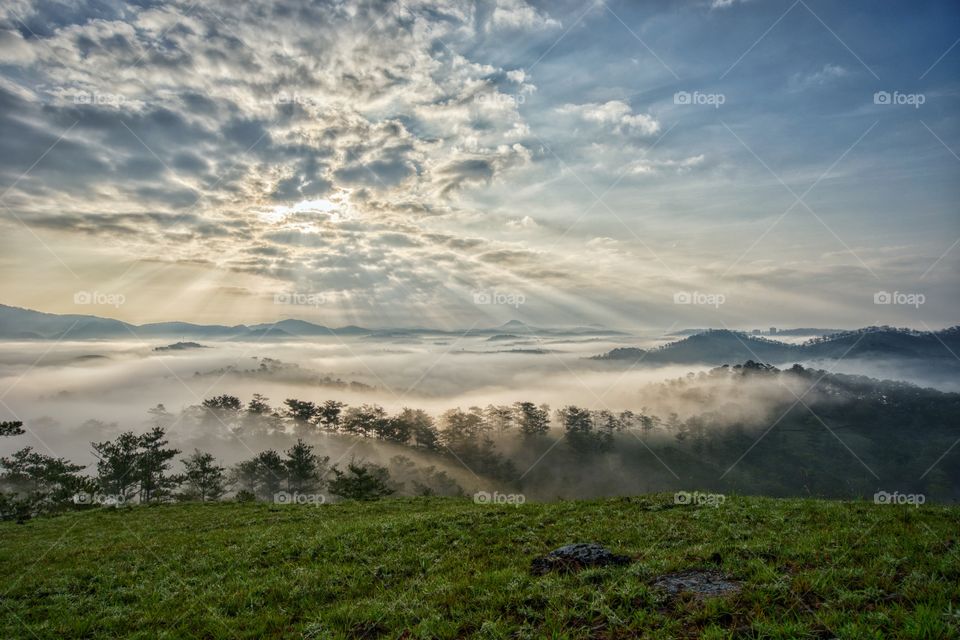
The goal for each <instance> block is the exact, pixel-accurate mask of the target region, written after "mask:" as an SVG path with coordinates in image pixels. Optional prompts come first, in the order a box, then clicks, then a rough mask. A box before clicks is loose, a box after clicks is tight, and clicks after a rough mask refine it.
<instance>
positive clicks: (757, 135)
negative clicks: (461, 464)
mask: <svg viewBox="0 0 960 640" xmlns="http://www.w3.org/2000/svg"><path fill="white" fill-rule="evenodd" d="M958 42H960V5H957V4H956V3H955V2H923V1H916V2H905V1H904V2H899V1H889V2H875V1H857V0H850V1H845V2H842V3H837V2H825V1H818V0H796V1H793V2H791V1H790V0H786V1H783V2H781V1H773V0H770V1H767V0H671V1H667V0H663V1H656V0H653V1H649V2H642V3H641V2H615V1H612V0H611V1H608V2H602V1H596V2H592V1H587V2H567V1H565V0H555V1H553V2H533V1H531V2H525V1H524V0H480V1H476V2H470V1H468V0H456V1H449V2H418V1H415V0H410V1H403V2H354V1H347V0H343V1H335V2H333V1H331V2H322V1H318V2H306V1H294V0H264V1H259V0H248V1H244V2H226V1H222V2H221V1H217V0H210V1H201V2H194V1H192V0H189V1H187V0H184V1H180V0H174V1H172V2H151V1H148V0H143V1H140V2H135V1H130V2H120V1H112V0H91V1H89V2H84V3H75V2H61V1H58V0H41V1H28V0H6V1H5V2H4V3H3V4H2V6H0V303H3V304H9V305H15V306H21V307H27V308H33V309H38V310H42V311H49V312H56V313H90V314H95V315H101V316H107V317H114V318H119V319H123V320H127V321H131V322H137V323H142V322H153V321H165V320H185V321H194V322H207V323H213V322H216V323H230V324H232V323H239V322H264V321H267V322H269V321H274V320H279V319H282V318H287V317H296V318H303V319H307V320H312V321H316V322H322V323H326V324H329V325H334V326H339V325H345V324H361V325H364V326H371V327H396V326H427V327H437V328H444V329H456V328H463V329H466V328H468V327H473V326H488V325H491V324H495V323H499V322H504V321H506V320H509V319H514V318H516V319H520V320H523V321H526V322H530V323H535V324H539V325H571V324H584V323H596V324H601V325H605V326H609V327H614V328H623V329H630V328H663V329H668V328H682V327H703V326H712V327H737V328H751V327H766V326H817V327H838V328H847V327H857V326H865V325H873V324H893V325H898V326H912V327H915V328H921V329H922V328H936V327H943V326H950V325H953V324H956V323H957V318H958V313H957V312H958V305H960V296H958V295H957V294H958V287H957V277H956V276H957V268H958V261H960V247H958V243H960V215H958V213H960V212H958V203H960V197H958V196H960V179H958V178H960V155H958V154H960V123H958V113H960V110H958V107H960V93H958V78H960V74H958V71H960V44H958Z"/></svg>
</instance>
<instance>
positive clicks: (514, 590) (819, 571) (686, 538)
mask: <svg viewBox="0 0 960 640" xmlns="http://www.w3.org/2000/svg"><path fill="white" fill-rule="evenodd" d="M958 536H960V508H957V507H943V506H934V505H924V506H922V507H919V508H917V507H908V506H898V505H874V504H872V503H868V502H828V501H819V500H775V499H765V498H746V497H728V499H727V500H726V502H725V503H724V504H722V505H720V506H717V507H712V506H674V504H673V496H672V495H670V496H667V495H656V496H643V497H637V498H619V499H608V500H599V501H584V502H557V503H551V504H526V505H522V506H507V505H499V506H494V505H477V504H473V502H472V501H468V500H463V499H443V498H416V499H395V500H384V501H381V502H376V503H367V504H363V503H344V504H336V505H325V506H320V507H317V506H305V505H298V506H273V505H266V504H234V503H223V504H211V505H200V504H193V505H166V506H158V507H143V508H132V509H126V510H111V509H99V510H92V511H87V512H77V513H69V514H66V515H63V516H59V517H54V518H42V519H37V520H32V521H30V522H28V523H26V524H22V525H17V524H14V523H2V524H0V540H2V548H0V576H3V578H2V587H0V592H2V594H3V595H2V599H0V637H3V638H44V639H45V638H151V639H152V638H301V637H302V638H361V637H367V638H377V637H387V638H465V637H477V638H636V637H649V638H686V637H703V638H832V637H838V638H930V639H934V638H936V639H939V638H950V637H958V636H960V632H958V629H960V548H958V547H960V545H958V542H957V538H958ZM582 541H596V542H600V543H602V544H604V545H606V546H607V547H608V548H609V549H611V550H612V551H614V552H615V553H623V554H627V555H630V556H633V557H635V558H636V562H634V563H633V564H631V565H629V566H626V567H610V568H595V569H588V570H585V571H582V572H580V573H576V574H572V575H555V574H551V575H548V576H544V577H534V576H531V575H529V572H528V570H529V566H530V561H531V559H532V558H533V557H534V556H537V555H541V554H543V553H546V552H548V551H550V550H552V549H554V548H556V547H558V546H560V545H563V544H565V543H570V542H582ZM690 568H720V569H722V570H723V571H724V572H726V573H727V574H728V575H730V576H732V577H733V578H735V579H737V580H740V581H742V583H743V590H742V591H741V592H740V593H739V594H735V595H731V596H726V597H722V598H716V599H712V600H708V601H697V600H696V599H694V598H691V597H686V596H682V595H681V596H678V597H675V598H670V597H668V596H667V595H666V594H664V593H662V592H660V591H658V590H656V589H654V588H652V587H651V586H650V582H651V581H652V580H653V579H655V578H656V577H657V576H658V575H660V574H663V573H665V572H669V571H677V570H683V569H690Z"/></svg>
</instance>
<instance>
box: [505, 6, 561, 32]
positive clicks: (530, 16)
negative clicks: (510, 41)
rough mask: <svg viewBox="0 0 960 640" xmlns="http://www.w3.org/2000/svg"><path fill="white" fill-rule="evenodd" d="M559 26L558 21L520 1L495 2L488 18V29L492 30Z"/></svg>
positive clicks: (552, 27)
mask: <svg viewBox="0 0 960 640" xmlns="http://www.w3.org/2000/svg"><path fill="white" fill-rule="evenodd" d="M560 26H561V25H560V21H559V20H554V19H553V18H551V17H550V16H548V15H547V14H545V13H542V12H541V11H539V10H537V9H535V8H534V7H531V6H530V5H529V4H527V3H526V2H523V1H522V0H496V6H495V7H494V9H493V13H492V14H491V16H490V27H491V28H493V29H513V30H539V29H556V28H558V27H560Z"/></svg>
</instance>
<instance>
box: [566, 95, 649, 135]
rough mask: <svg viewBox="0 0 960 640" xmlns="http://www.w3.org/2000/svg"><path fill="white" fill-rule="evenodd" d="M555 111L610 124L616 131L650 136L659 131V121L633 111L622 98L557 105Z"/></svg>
mask: <svg viewBox="0 0 960 640" xmlns="http://www.w3.org/2000/svg"><path fill="white" fill-rule="evenodd" d="M557 111H559V112H560V113H563V114H573V115H576V116H578V117H579V118H580V119H582V120H584V121H586V122H593V123H596V124H600V125H608V126H611V127H612V128H613V130H614V132H616V133H638V134H640V135H644V136H652V135H655V134H656V133H658V132H659V131H660V123H659V122H658V121H657V120H656V119H655V118H654V117H653V116H650V115H647V114H644V113H633V110H632V109H631V108H630V105H628V104H627V103H626V102H623V101H622V100H610V101H608V102H603V103H599V102H588V103H586V104H566V105H563V106H562V107H559V108H558V109H557Z"/></svg>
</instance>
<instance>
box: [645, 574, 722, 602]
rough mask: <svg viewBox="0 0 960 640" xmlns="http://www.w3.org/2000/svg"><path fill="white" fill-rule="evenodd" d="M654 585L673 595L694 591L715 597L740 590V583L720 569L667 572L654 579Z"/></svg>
mask: <svg viewBox="0 0 960 640" xmlns="http://www.w3.org/2000/svg"><path fill="white" fill-rule="evenodd" d="M653 586H654V587H655V588H657V589H663V590H664V591H666V592H667V593H669V594H670V595H672V596H676V595H679V594H681V593H692V594H693V595H694V596H695V597H697V598H713V597H716V596H724V595H727V594H730V593H737V592H739V591H740V584H739V583H738V582H736V581H734V580H732V579H730V578H728V577H727V576H725V575H723V574H722V573H720V572H719V571H714V570H702V569H692V570H689V571H677V572H675V573H666V574H664V575H662V576H660V577H658V578H657V579H656V580H654V581H653Z"/></svg>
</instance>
